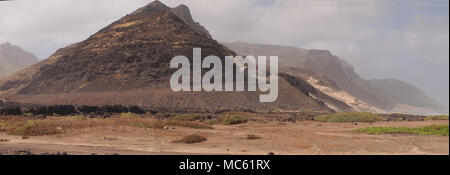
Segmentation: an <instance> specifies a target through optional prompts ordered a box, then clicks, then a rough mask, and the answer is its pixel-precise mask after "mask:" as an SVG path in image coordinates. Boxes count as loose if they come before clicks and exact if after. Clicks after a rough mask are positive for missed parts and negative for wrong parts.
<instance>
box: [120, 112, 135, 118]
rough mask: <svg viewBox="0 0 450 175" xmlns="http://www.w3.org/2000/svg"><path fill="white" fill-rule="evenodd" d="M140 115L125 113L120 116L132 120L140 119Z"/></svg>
mask: <svg viewBox="0 0 450 175" xmlns="http://www.w3.org/2000/svg"><path fill="white" fill-rule="evenodd" d="M138 116H139V115H138V114H135V113H132V112H126V113H125V112H124V113H122V114H120V117H124V118H131V117H138Z"/></svg>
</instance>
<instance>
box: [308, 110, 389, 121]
mask: <svg viewBox="0 0 450 175" xmlns="http://www.w3.org/2000/svg"><path fill="white" fill-rule="evenodd" d="M382 119H383V118H382V117H380V116H378V115H375V114H372V113H368V112H342V113H334V114H325V115H319V116H316V117H314V120H316V121H322V122H376V121H379V120H382Z"/></svg>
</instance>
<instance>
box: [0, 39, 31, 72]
mask: <svg viewBox="0 0 450 175" xmlns="http://www.w3.org/2000/svg"><path fill="white" fill-rule="evenodd" d="M38 61H39V60H38V59H37V58H36V56H34V55H33V54H32V53H30V52H27V51H25V50H23V49H22V48H20V47H18V46H14V45H11V44H10V43H9V42H6V43H3V44H0V79H1V78H3V77H5V76H7V75H10V74H12V73H14V72H16V71H18V70H20V69H22V68H24V67H26V66H29V65H32V64H35V63H37V62H38Z"/></svg>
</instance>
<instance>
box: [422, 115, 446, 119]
mask: <svg viewBox="0 0 450 175" xmlns="http://www.w3.org/2000/svg"><path fill="white" fill-rule="evenodd" d="M425 120H448V115H433V116H427V117H425Z"/></svg>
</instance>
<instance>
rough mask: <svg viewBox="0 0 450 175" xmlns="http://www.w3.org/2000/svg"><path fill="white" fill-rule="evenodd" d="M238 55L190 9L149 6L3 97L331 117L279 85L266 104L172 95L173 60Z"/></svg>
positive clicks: (232, 97) (21, 75)
mask: <svg viewBox="0 0 450 175" xmlns="http://www.w3.org/2000/svg"><path fill="white" fill-rule="evenodd" d="M195 47H199V48H202V56H203V57H205V56H208V55H216V56H218V57H219V58H221V59H225V56H228V55H236V54H235V53H234V52H233V51H231V50H229V49H228V48H226V47H223V46H222V45H221V44H219V43H217V42H216V41H215V40H213V39H212V37H211V36H210V35H209V32H207V31H206V29H205V28H204V27H202V26H201V25H199V24H198V23H196V22H195V21H194V20H193V19H192V18H191V14H190V12H189V9H188V8H187V7H186V6H184V5H181V6H178V7H176V8H173V9H172V8H169V7H167V6H166V5H164V4H162V3H161V2H159V1H155V2H153V3H150V4H148V5H147V6H145V7H142V8H140V9H138V10H136V11H134V12H133V13H131V14H129V15H126V16H125V17H123V18H121V19H120V20H118V21H116V22H114V23H112V24H110V25H108V26H107V27H105V28H103V29H101V30H100V31H98V32H97V33H95V34H93V35H92V36H90V37H89V38H88V39H87V40H85V41H82V42H79V43H75V44H72V45H70V46H68V47H65V48H62V49H59V50H58V51H57V52H56V53H54V54H53V55H52V56H50V57H49V58H48V59H46V60H44V61H42V62H40V63H39V64H36V65H33V66H31V67H28V68H27V69H24V70H22V71H20V72H18V73H16V74H14V75H12V76H9V77H7V78H5V79H3V80H0V97H2V98H5V99H6V100H7V101H10V102H21V103H36V104H79V105H105V104H109V105H114V104H121V105H138V106H144V107H146V108H164V109H167V110H171V111H213V112H214V111H224V110H225V111H226V110H252V111H274V110H275V111H305V110H308V111H322V112H329V111H332V109H330V108H329V107H328V106H326V105H324V104H323V103H322V102H320V101H318V100H316V99H314V98H313V97H311V96H308V95H305V94H304V93H301V92H300V91H299V90H298V88H296V87H293V86H291V85H290V84H289V83H288V82H287V81H286V80H284V79H280V80H279V95H278V99H277V100H276V101H275V102H273V103H260V102H259V95H260V94H261V93H260V92H247V91H244V92H173V91H172V90H171V89H170V87H169V82H170V81H169V79H170V76H171V75H172V73H173V72H174V71H175V70H174V69H170V66H169V63H170V60H171V59H172V58H173V57H174V56H178V55H184V56H187V57H189V59H190V60H191V62H192V55H193V53H192V52H193V48H195Z"/></svg>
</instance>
